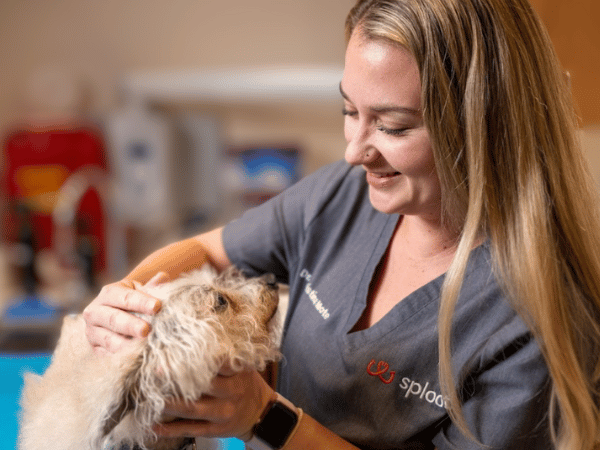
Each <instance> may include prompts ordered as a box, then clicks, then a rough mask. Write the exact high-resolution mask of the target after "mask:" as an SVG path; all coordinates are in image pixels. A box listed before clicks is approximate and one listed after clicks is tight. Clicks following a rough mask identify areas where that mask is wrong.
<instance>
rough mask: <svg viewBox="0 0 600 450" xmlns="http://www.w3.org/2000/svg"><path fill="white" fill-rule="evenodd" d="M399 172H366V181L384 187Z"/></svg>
mask: <svg viewBox="0 0 600 450" xmlns="http://www.w3.org/2000/svg"><path fill="white" fill-rule="evenodd" d="M399 175H400V172H367V183H369V184H370V185H371V186H373V187H385V186H387V185H389V184H392V183H393V182H394V180H395V179H396V177H398V176H399Z"/></svg>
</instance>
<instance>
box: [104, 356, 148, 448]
mask: <svg viewBox="0 0 600 450" xmlns="http://www.w3.org/2000/svg"><path fill="white" fill-rule="evenodd" d="M140 366H141V357H138V358H136V360H135V361H134V363H133V365H132V367H131V368H130V370H128V371H127V373H126V375H125V377H124V378H123V380H122V382H123V389H122V391H121V392H122V394H121V396H120V398H119V399H117V401H116V402H115V403H113V404H112V405H111V406H110V408H109V411H108V415H107V418H106V420H105V421H104V423H103V424H102V437H103V438H104V437H106V436H107V435H108V434H110V432H111V431H112V430H113V429H114V428H115V427H116V426H117V425H119V423H121V421H122V420H123V418H124V417H125V416H126V415H127V413H128V412H129V411H132V410H133V408H134V406H135V402H136V401H139V385H140V384H139V383H140V379H139V377H140Z"/></svg>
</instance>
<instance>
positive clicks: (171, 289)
mask: <svg viewBox="0 0 600 450" xmlns="http://www.w3.org/2000/svg"><path fill="white" fill-rule="evenodd" d="M136 289H140V290H142V291H144V292H146V293H148V294H150V295H152V296H154V297H156V298H158V299H161V300H162V301H163V307H162V309H161V311H160V312H159V313H157V314H156V315H155V316H152V317H145V319H146V320H148V321H149V322H150V323H151V325H152V331H151V332H150V334H149V335H148V337H147V338H145V339H143V340H137V341H135V342H134V343H132V344H131V345H129V346H127V348H125V349H124V350H122V351H119V352H118V353H115V354H112V355H106V356H104V355H103V356H100V355H97V354H96V353H94V352H93V351H92V348H91V345H90V344H89V343H88V341H87V339H86V337H85V331H84V330H85V323H84V321H83V318H82V316H81V315H78V316H74V317H66V318H65V320H64V324H63V327H62V330H61V336H60V339H59V341H58V344H57V347H56V350H55V352H54V355H53V358H52V362H51V364H50V367H49V368H48V369H47V371H46V372H45V373H44V375H43V376H38V375H35V374H26V375H25V385H24V389H23V395H22V399H21V407H22V412H21V413H22V415H21V427H20V433H19V444H18V448H19V450H42V449H50V450H75V449H77V450H81V449H86V450H108V449H111V450H112V449H114V450H122V449H137V448H139V449H149V450H174V449H182V448H194V447H195V444H194V443H193V440H190V439H184V438H177V439H174V438H169V439H167V438H158V437H157V436H156V435H155V434H154V433H153V432H152V425H153V424H155V423H157V422H159V421H161V420H165V418H164V417H162V416H161V412H162V411H163V409H164V406H165V402H168V401H170V400H173V399H176V398H178V399H187V400H194V399H197V398H199V397H200V396H201V395H202V394H203V393H205V392H207V390H208V389H209V386H210V383H211V380H212V379H213V377H214V376H215V375H216V374H217V373H218V371H219V369H220V367H221V366H222V365H223V364H224V363H227V364H229V365H230V366H231V367H232V368H233V369H234V370H236V369H239V370H241V369H242V368H247V367H255V368H256V369H258V370H264V368H265V366H266V365H267V363H268V362H270V361H275V360H277V359H278V358H279V352H278V349H277V342H278V339H279V336H278V334H279V332H280V328H279V326H280V324H279V321H278V320H277V319H276V317H277V315H276V314H275V313H276V310H277V306H278V302H279V293H278V286H277V284H276V282H275V277H274V276H273V275H265V276H262V277H257V278H245V277H244V276H243V275H242V274H241V273H240V272H239V271H238V270H237V269H235V268H232V269H230V270H227V271H225V272H223V273H222V274H220V275H217V274H216V272H215V271H214V270H213V269H212V268H210V267H208V266H207V265H205V266H204V267H203V268H202V269H201V270H198V271H195V272H193V273H190V274H187V275H183V276H182V277H180V278H178V279H176V280H172V281H168V282H166V283H162V284H158V283H157V281H156V277H155V279H154V280H151V281H150V282H148V283H147V284H146V285H144V286H141V285H139V284H138V285H136ZM215 442H216V441H214V440H212V444H211V440H206V442H205V443H204V445H205V446H206V448H215Z"/></svg>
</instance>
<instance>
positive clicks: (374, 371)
mask: <svg viewBox="0 0 600 450" xmlns="http://www.w3.org/2000/svg"><path fill="white" fill-rule="evenodd" d="M374 366H375V360H374V359H372V360H371V361H370V362H369V365H368V366H367V373H368V374H369V375H371V376H372V377H379V379H380V380H381V381H383V382H384V383H385V384H390V383H391V382H392V381H394V377H395V376H396V372H395V371H393V370H390V365H389V364H388V363H386V362H385V361H379V362H378V363H377V367H376V368H374ZM388 370H390V371H389V373H388ZM385 374H388V375H387V377H386V376H384V375H385Z"/></svg>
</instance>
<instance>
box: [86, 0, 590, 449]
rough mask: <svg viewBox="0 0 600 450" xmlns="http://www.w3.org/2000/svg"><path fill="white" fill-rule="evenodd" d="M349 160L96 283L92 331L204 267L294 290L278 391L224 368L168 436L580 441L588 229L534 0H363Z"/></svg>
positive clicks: (352, 29)
mask: <svg viewBox="0 0 600 450" xmlns="http://www.w3.org/2000/svg"><path fill="white" fill-rule="evenodd" d="M346 36H347V40H348V46H347V51H346V61H345V70H344V75H343V78H342V80H341V83H340V92H341V95H342V97H343V102H344V115H345V125H344V131H345V135H346V139H347V141H348V147H347V149H346V155H345V160H346V161H343V162H340V163H337V164H333V165H331V166H328V167H325V168H323V169H321V170H320V171H318V172H317V173H315V174H313V175H311V176H309V177H307V178H305V179H304V180H303V181H301V182H300V183H298V184H297V185H295V186H294V187H292V188H291V189H289V190H288V191H286V192H285V193H283V194H282V195H281V196H279V197H277V198H275V199H273V200H272V201H270V202H268V203H266V204H264V205H262V206H260V207H259V208H257V209H255V210H252V211H249V212H248V213H247V214H246V215H244V216H243V217H242V218H240V219H239V220H237V221H235V222H233V223H230V224H228V225H227V226H225V227H224V228H222V229H217V230H214V231H211V232H209V233H206V234H203V235H201V236H198V237H196V238H192V239H188V240H186V241H182V242H178V243H175V244H173V245H171V246H168V247H166V248H165V249H162V250H160V251H158V252H156V253H154V254H152V255H150V256H149V257H148V258H147V259H146V260H144V261H143V262H142V263H140V265H139V266H138V267H137V268H136V269H134V270H133V272H132V273H131V274H130V275H128V276H127V277H126V278H125V279H124V280H122V281H121V282H118V283H115V284H113V285H109V286H108V287H106V288H105V289H104V290H103V291H102V292H101V294H100V295H99V296H98V298H97V299H96V300H94V302H92V303H91V304H90V306H89V307H88V308H87V309H86V318H87V323H88V329H87V332H88V338H89V340H90V342H91V343H92V344H93V345H95V346H97V347H98V350H99V351H116V350H118V348H119V347H120V346H121V345H122V344H123V342H124V341H126V340H127V339H130V338H132V337H138V336H143V335H144V334H145V333H147V328H148V325H147V324H146V323H145V322H142V321H140V320H139V319H137V318H135V317H133V316H132V315H130V314H128V313H127V312H126V311H141V312H151V311H154V310H157V309H158V308H159V307H160V305H159V304H158V303H157V301H156V300H154V299H150V298H147V297H143V296H142V295H141V294H140V293H138V292H135V291H133V290H131V289H130V287H131V286H132V281H133V280H138V281H146V280H147V279H149V278H150V277H151V276H152V275H153V274H154V273H156V272H157V271H165V272H167V273H168V274H169V275H170V276H172V277H173V276H177V274H178V273H180V272H182V271H186V270H189V269H191V268H193V267H196V266H198V265H199V264H201V263H202V262H204V261H206V260H208V261H210V262H211V263H213V264H214V265H215V266H216V267H218V268H221V269H222V268H224V267H226V266H228V265H230V264H232V263H233V264H236V265H238V266H239V267H241V268H242V269H243V270H244V271H246V272H248V273H249V274H258V273H264V272H272V273H274V274H275V275H276V276H277V277H278V279H279V281H281V282H285V283H288V284H289V285H290V307H289V311H288V315H287V318H286V322H285V334H284V339H283V345H282V351H283V353H284V356H285V359H284V361H283V363H282V364H281V367H280V373H279V380H278V386H277V389H278V391H279V394H275V392H274V391H273V390H272V389H271V387H269V386H268V385H267V384H266V383H265V382H264V381H263V380H262V378H261V377H260V376H259V375H258V374H256V373H254V372H243V373H231V372H230V371H228V370H227V369H226V368H224V369H223V374H222V376H219V377H218V378H217V379H216V380H215V382H214V391H213V393H212V394H213V395H212V396H210V397H207V398H203V399H198V401H197V402H196V403H194V404H188V405H186V404H180V403H175V404H172V405H169V407H168V408H167V409H168V410H167V411H166V412H167V413H169V414H170V415H175V416H178V417H181V420H179V421H177V422H175V423H170V424H157V428H156V430H157V432H158V433H161V434H164V435H186V436H200V435H202V436H237V437H240V438H243V439H244V440H247V441H248V442H249V444H248V446H249V447H251V448H255V449H259V448H286V449H290V450H292V449H306V448H311V449H320V448H323V449H351V448H364V449H390V448H395V449H432V448H437V449H440V450H442V449H461V450H465V449H484V448H494V449H529V450H533V449H540V450H541V449H544V450H545V449H548V448H556V449H560V450H592V449H593V448H595V446H596V445H598V443H599V435H598V433H599V432H598V430H600V424H599V412H598V374H599V373H600V366H599V364H598V355H599V354H600V326H599V323H600V322H599V318H600V260H599V257H600V242H599V233H600V222H599V219H598V205H597V198H596V194H595V186H594V184H593V182H592V181H591V180H590V177H589V175H588V173H587V170H586V168H585V164H584V160H583V157H582V155H581V152H580V149H579V148H578V145H577V142H576V140H575V137H574V129H575V118H574V114H573V111H572V107H571V103H570V99H569V92H568V87H567V85H566V82H565V79H564V77H563V74H562V72H561V68H560V65H559V63H558V61H557V59H556V56H555V54H554V52H553V49H552V46H551V44H550V41H549V39H548V37H547V35H546V33H545V31H544V30H543V28H542V26H541V25H540V22H539V20H538V19H537V18H536V16H535V14H534V13H533V11H532V9H531V7H530V5H529V4H527V2H526V1H525V0H360V1H358V3H357V4H356V6H355V7H354V8H353V9H352V11H351V12H350V14H349V16H348V18H347V22H346Z"/></svg>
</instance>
